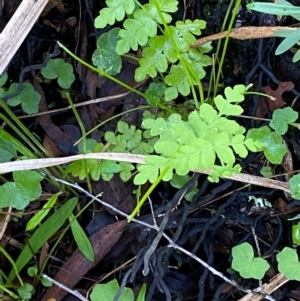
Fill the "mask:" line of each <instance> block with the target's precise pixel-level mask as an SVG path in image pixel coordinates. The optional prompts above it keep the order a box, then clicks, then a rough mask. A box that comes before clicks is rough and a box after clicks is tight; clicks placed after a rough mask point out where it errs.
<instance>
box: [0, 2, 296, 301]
mask: <svg viewBox="0 0 300 301" xmlns="http://www.w3.org/2000/svg"><path fill="white" fill-rule="evenodd" d="M24 1H25V0H24ZM4 2H5V5H4V8H3V17H2V18H1V16H0V20H1V23H0V26H1V28H2V29H3V27H4V26H5V24H6V23H7V22H8V20H9V18H10V16H11V14H12V12H13V11H14V10H15V9H16V7H17V5H18V3H15V2H14V1H11V3H10V1H4ZM102 2H103V1H102ZM102 2H101V4H100V5H101V6H104V3H102ZM188 2H189V3H190V6H189V8H188V9H187V12H186V13H187V18H203V19H205V20H206V21H207V29H206V31H205V32H204V34H206V35H209V34H213V33H217V32H219V31H220V30H221V25H222V21H223V17H224V16H225V13H226V11H227V9H228V5H229V1H226V0H222V1H209V0H199V1H188ZM99 3H100V2H99V1H93V0H85V1H83V0H79V1H71V0H65V1H64V2H63V7H64V11H58V10H57V9H56V8H53V9H51V10H50V11H49V12H48V13H47V14H46V15H45V16H44V17H41V18H40V19H39V21H38V22H37V23H36V24H35V26H34V28H33V29H32V31H31V32H30V34H29V36H28V38H27V39H26V40H25V42H24V43H23V45H22V46H21V47H20V49H19V51H18V52H17V54H16V55H15V56H14V58H13V60H12V61H11V63H10V65H9V67H8V69H7V72H8V74H9V78H10V80H12V81H16V82H18V81H19V75H20V72H21V70H22V69H23V68H25V67H28V66H31V65H34V64H44V63H46V62H45V61H44V58H45V57H46V54H53V53H57V55H56V57H62V58H64V59H66V60H67V61H68V62H70V63H71V64H72V65H73V67H74V70H76V72H75V73H76V81H75V83H74V84H73V85H72V90H71V92H72V97H73V99H74V100H76V102H82V101H85V100H89V99H94V98H98V97H103V96H109V95H112V94H113V93H115V92H116V91H118V89H120V87H118V86H116V85H115V84H113V83H112V82H110V81H108V80H105V79H103V78H100V77H97V76H95V74H92V73H91V72H90V71H88V70H87V69H86V68H85V67H82V66H81V65H79V64H78V63H77V62H75V61H73V60H72V59H71V58H70V57H69V56H68V55H66V54H65V53H63V52H61V51H60V50H59V49H58V48H57V46H56V45H57V44H56V41H57V40H59V41H60V42H61V43H63V44H64V45H65V46H67V47H68V48H69V49H70V50H71V51H72V52H74V53H76V54H77V55H78V56H79V57H81V58H82V59H84V60H86V61H88V62H90V61H91V56H92V53H93V51H94V49H95V47H96V39H97V37H98V36H100V35H101V34H102V33H103V32H105V31H106V30H108V28H107V29H105V30H96V29H95V28H94V26H93V23H94V18H95V17H96V16H97V15H98V12H99V10H100V5H99ZM245 4H246V3H244V4H243V5H245ZM183 12H184V9H183V7H181V9H180V11H179V13H177V14H176V16H175V17H174V18H177V19H181V18H182V15H183ZM282 22H283V23H284V25H291V24H292V22H293V20H291V19H285V20H281V21H280V22H279V21H278V20H277V19H276V17H274V16H271V15H269V16H266V15H263V14H258V13H249V12H248V11H247V10H246V8H245V7H244V6H243V8H242V9H241V11H240V13H239V16H238V24H239V26H276V25H280V24H281V23H282ZM279 42H280V39H275V38H269V39H258V40H245V41H237V40H231V41H230V45H229V49H228V52H227V57H226V61H225V64H224V70H223V77H222V79H221V82H222V83H224V84H225V85H226V86H228V85H229V86H233V85H235V84H245V85H248V84H249V83H253V84H254V87H253V89H254V90H256V91H259V92H261V91H263V89H264V87H269V88H270V89H272V90H276V89H277V88H278V86H279V84H280V83H281V82H283V83H285V82H292V83H293V84H294V85H295V88H294V89H293V90H292V91H288V92H286V91H283V92H281V94H280V95H282V96H281V99H280V100H281V101H283V102H284V105H286V106H291V105H292V104H293V106H294V109H295V110H296V111H299V110H300V105H299V103H298V102H297V101H295V102H294V100H295V99H296V100H297V98H296V97H298V96H299V95H300V92H299V91H300V65H299V64H300V63H292V54H291V53H290V52H287V53H285V54H283V55H281V56H275V55H274V53H275V49H276V47H277V45H278V43H279ZM213 45H214V46H216V43H215V42H214V44H213ZM134 69H135V66H134V65H132V64H130V63H128V62H127V63H126V64H124V67H123V69H122V72H121V74H120V75H118V78H121V79H122V80H123V81H125V82H127V83H131V82H132V80H133V73H134ZM38 72H39V70H36V75H37V77H39V73H38ZM207 73H208V74H209V68H208V69H207ZM20 80H21V81H22V82H26V81H29V82H32V83H33V81H34V78H33V75H32V73H31V72H27V73H25V74H24V76H23V78H21V79H20ZM208 80H209V78H206V79H205V80H204V83H207V82H208ZM148 84H149V82H147V83H146V84H143V86H142V87H140V89H145V88H146V87H147V85H148ZM41 88H42V90H43V91H44V93H45V97H46V102H47V104H48V105H49V104H52V105H53V106H54V108H55V109H57V108H62V107H65V106H67V105H68V104H67V103H66V101H65V100H64V99H62V98H61V97H60V94H59V93H58V89H59V87H58V86H57V85H56V84H55V83H51V84H47V83H42V84H41ZM220 92H221V91H220ZM179 102H180V100H179ZM140 104H145V100H143V99H141V98H140V97H139V96H136V95H133V94H130V95H129V96H126V97H123V98H122V99H117V100H116V101H114V102H109V103H104V104H101V105H90V106H87V107H82V108H80V109H79V113H80V116H81V118H82V120H83V122H84V125H85V127H86V130H90V129H91V128H92V127H94V126H95V125H96V124H99V123H100V122H101V121H103V120H105V119H107V118H109V117H110V116H113V115H114V114H117V113H120V112H123V111H125V110H126V109H128V108H130V107H135V106H138V105H140ZM244 109H245V113H244V115H248V116H252V117H261V118H270V117H271V114H272V112H271V111H270V108H269V106H268V104H267V100H266V99H264V98H262V97H259V96H251V97H247V99H246V101H245V104H244ZM14 112H15V114H16V115H17V116H21V115H22V112H21V111H20V110H18V109H16V110H15V111H14ZM50 117H51V118H50V119H49V120H50V121H49V122H51V126H52V125H55V126H57V127H59V129H60V134H61V135H62V136H57V135H58V134H57V133H56V134H53V135H52V136H51V133H50V134H49V132H47V130H46V129H45V128H46V127H47V125H49V123H47V124H46V123H45V122H47V120H48V119H47V120H46V119H45V118H44V117H42V120H41V117H39V118H36V117H34V118H27V119H25V120H23V122H24V124H25V125H26V126H28V128H30V130H31V131H32V132H33V133H35V134H36V135H37V136H38V137H39V139H41V140H42V141H43V144H44V146H45V147H46V148H48V150H49V151H50V152H51V154H52V155H53V156H66V155H74V154H77V153H78V149H77V147H74V146H73V143H74V142H75V141H76V140H77V139H79V138H80V135H81V132H80V130H79V126H78V124H77V122H76V119H75V118H74V115H73V114H72V111H71V110H69V111H64V112H63V113H56V114H52V115H50ZM124 118H125V120H126V121H127V122H129V123H131V124H135V125H137V126H138V125H139V124H140V122H141V114H140V113H139V114H131V115H125V117H124ZM117 121H118V119H117V120H114V121H113V122H111V123H109V124H108V125H106V126H105V127H104V128H102V129H101V131H98V132H96V133H94V134H93V136H92V138H94V139H96V140H98V141H101V137H102V136H103V132H102V131H106V130H108V129H110V130H115V126H116V122H117ZM239 122H240V124H241V125H243V126H245V127H246V128H253V127H259V126H261V125H263V124H264V123H259V122H258V121H256V120H254V119H252V120H251V119H240V120H239ZM7 130H8V131H11V130H10V129H9V128H8V129H7ZM49 137H50V138H49ZM284 139H285V141H286V143H287V146H288V148H289V150H290V153H291V156H292V158H293V168H294V170H297V169H299V168H300V148H299V133H298V131H297V130H296V129H295V130H290V131H289V132H288V134H287V135H286V136H285V137H284ZM47 143H48V144H47ZM265 163H266V160H265V158H264V157H263V156H262V155H257V154H252V155H249V156H248V157H247V158H246V159H244V160H242V161H241V165H242V167H243V172H245V173H250V174H252V175H257V176H261V174H260V170H261V168H262V167H263V166H264V165H265ZM284 172H286V170H285V167H284V166H275V167H274V168H273V173H274V174H282V173H284ZM277 179H278V180H282V181H287V179H286V178H285V177H283V176H278V177H277ZM77 180H78V179H74V181H77ZM195 182H196V183H197V184H196V186H197V188H198V189H199V192H198V193H197V194H196V195H195V196H194V198H193V201H192V202H187V201H185V200H181V202H180V203H179V205H178V206H176V205H177V204H178V202H179V200H180V198H181V195H182V193H183V191H185V189H186V188H189V187H190V186H191V184H192V183H195ZM80 185H81V186H82V187H84V188H85V189H87V185H86V182H85V181H81V182H80ZM92 188H93V191H92V193H93V194H94V195H97V194H98V193H100V192H104V193H103V200H104V201H106V202H108V203H110V204H113V205H114V206H116V207H118V208H119V209H120V210H122V211H125V212H127V213H130V212H131V210H132V209H133V208H134V206H135V196H134V195H133V193H132V192H133V189H134V187H133V185H132V183H131V181H129V183H125V184H124V183H122V181H121V180H120V178H119V177H118V176H115V177H114V178H113V179H112V180H111V181H110V182H104V181H99V182H97V183H93V184H92ZM143 189H144V190H146V189H147V187H144V188H143ZM54 191H55V190H54V188H53V187H52V186H50V185H48V184H46V183H44V187H43V192H44V193H45V194H46V193H50V194H51V193H53V192H54ZM249 196H256V197H260V198H263V199H266V200H268V201H269V202H270V203H271V204H272V208H259V210H257V207H255V205H254V203H253V202H249ZM151 199H152V202H153V207H154V211H155V214H156V215H158V214H159V213H161V214H162V216H161V217H160V218H158V220H157V223H158V224H160V223H161V222H162V221H163V222H164V226H163V227H164V231H165V233H166V234H168V235H169V236H170V237H171V238H173V240H174V242H176V244H178V245H179V246H181V247H183V248H185V249H186V250H188V251H190V252H192V253H193V254H195V255H196V256H198V257H199V258H201V259H202V260H204V261H205V262H207V263H208V264H209V265H210V266H212V267H214V268H215V269H216V270H218V271H220V272H222V273H223V274H225V275H226V276H227V277H229V278H231V279H234V280H236V281H237V282H239V283H240V284H241V285H242V286H243V287H245V288H252V289H254V288H256V287H257V286H258V281H255V280H251V279H250V280H249V279H248V280H245V279H241V278H240V277H239V274H237V273H235V274H231V273H229V268H230V266H231V259H232V258H231V249H232V247H234V246H236V245H238V244H240V243H242V242H246V241H247V242H249V243H250V244H251V245H253V246H254V247H255V242H254V237H253V233H252V228H253V229H254V231H255V233H256V235H257V237H258V239H259V245H260V251H261V254H262V256H263V257H264V258H267V259H268V262H269V263H270V265H271V268H270V270H269V271H268V272H267V273H266V275H265V277H264V279H263V283H266V282H268V281H269V279H270V278H272V277H273V276H274V275H275V274H276V273H278V271H277V266H276V260H275V256H276V254H277V253H278V251H280V250H281V249H282V248H283V247H284V246H289V247H292V242H291V226H292V224H293V222H292V221H289V220H288V218H292V217H293V216H295V215H297V214H298V212H297V211H300V203H299V201H296V200H293V199H290V198H289V196H287V195H285V194H284V193H283V192H281V191H279V190H274V189H267V188H262V187H259V186H249V185H248V186H245V185H243V184H242V183H238V182H234V181H231V180H221V181H220V182H219V183H210V182H208V180H207V176H206V175H200V174H197V175H193V176H192V179H191V181H190V183H188V184H187V186H185V187H183V188H182V189H180V190H177V189H174V188H173V187H171V186H170V185H169V184H168V183H163V184H160V185H159V186H158V188H157V189H156V190H155V191H154V193H153V194H152V195H151ZM88 201H89V199H88V198H87V197H86V196H84V195H83V194H82V195H81V196H80V203H79V207H83V206H84V205H85V204H86V203H87V202H88ZM42 205H43V202H42V201H41V200H39V201H37V202H33V203H32V204H31V206H30V207H29V208H28V209H27V210H26V213H28V214H32V212H33V211H34V210H37V209H39V208H41V206H42ZM173 207H174V208H176V209H175V210H171V209H172V208H173ZM29 216H31V215H29ZM29 216H28V215H24V217H22V218H21V219H19V220H18V221H17V222H11V223H10V227H9V229H8V230H7V231H6V236H5V237H6V240H5V238H3V240H2V241H1V245H3V246H5V249H6V250H7V252H9V254H10V255H11V256H12V257H13V258H17V256H18V254H19V253H20V250H19V249H18V248H17V247H16V246H15V245H13V244H11V241H12V240H15V241H17V242H19V243H21V244H25V243H26V241H27V238H28V236H29V235H30V233H27V232H25V225H26V222H27V220H28V217H29ZM139 218H140V220H142V221H146V222H149V223H152V215H151V210H150V206H149V205H145V206H143V208H142V212H141V214H140V217H139ZM117 219H118V220H121V222H120V221H119V222H117ZM122 219H123V218H122V217H118V218H115V214H114V213H113V212H112V211H110V210H107V209H106V208H105V207H104V206H102V205H99V204H98V203H95V204H93V205H92V206H90V208H88V210H86V211H85V213H83V214H82V216H81V218H80V219H79V221H80V223H81V225H82V227H83V228H84V229H85V230H86V232H87V234H88V235H89V236H91V235H92V237H93V238H91V240H92V241H93V242H94V243H95V245H97V247H95V251H96V257H98V263H97V264H93V265H92V264H90V263H89V262H88V261H85V260H84V259H83V256H82V255H81V254H80V253H76V252H77V251H75V250H76V243H75V242H74V241H73V238H72V236H71V233H68V234H67V235H66V236H65V238H64V239H63V240H62V241H61V242H60V243H59V245H58V247H57V249H56V250H55V252H54V254H52V255H53V257H52V259H51V260H49V261H48V264H47V267H46V269H45V271H44V272H45V273H46V274H48V275H49V276H51V277H53V278H55V279H57V280H59V281H60V282H61V283H63V284H64V285H66V286H68V287H70V288H71V289H76V290H79V291H80V292H81V293H82V294H83V295H85V293H86V292H87V291H88V290H89V289H90V288H91V287H92V286H93V285H94V284H95V283H99V282H104V283H105V282H107V281H108V280H111V279H114V278H115V279H117V280H118V282H119V283H121V282H122V283H123V284H124V285H126V286H128V287H131V288H133V290H134V292H135V293H138V291H139V289H140V287H141V285H142V284H143V283H147V285H148V286H147V288H148V289H147V297H146V300H198V301H202V300H209V301H211V300H213V301H221V300H228V301H229V300H239V299H240V298H241V297H242V296H243V295H244V293H242V292H240V291H239V290H238V289H236V288H235V287H233V286H232V285H230V284H228V283H227V282H225V281H224V280H223V279H221V278H219V277H218V276H215V275H213V274H212V273H211V272H209V271H208V270H207V269H205V268H203V267H202V266H201V265H200V264H199V263H197V262H196V261H194V260H193V259H192V258H190V257H189V256H187V255H185V254H183V253H182V252H179V251H176V250H174V249H173V248H170V247H169V246H168V243H167V242H166V240H164V239H161V240H160V242H159V243H158V245H157V247H154V249H153V253H152V256H150V258H149V259H148V260H146V259H145V254H146V253H147V251H148V250H149V248H150V247H151V246H152V244H153V241H154V240H155V238H156V237H157V232H156V231H154V230H149V229H147V228H145V227H144V226H141V225H139V224H136V223H130V224H127V223H126V222H122ZM101 229H103V231H102V232H101ZM107 233H108V235H107ZM9 239H11V241H10V242H8V240H9ZM55 240H56V237H53V239H52V240H51V241H49V245H50V247H51V246H53V244H54V243H55ZM95 245H94V246H95ZM152 247H153V246H152ZM43 252H47V251H46V250H43V251H42V252H41V253H39V254H37V256H36V257H35V260H36V262H37V263H38V262H41V261H42V256H45V255H44V254H43ZM97 252H98V253H97ZM0 260H1V261H0V262H1V269H3V271H4V272H8V271H9V270H10V263H9V262H8V261H7V260H6V259H5V257H3V256H1V258H0ZM145 260H146V261H147V264H148V265H149V273H148V274H147V275H144V274H143V270H144V263H145ZM114 269H115V272H113V273H111V274H110V275H109V276H108V277H107V278H105V276H106V275H108V273H110V272H112V271H114ZM21 275H22V277H23V278H24V279H25V278H27V274H26V273H25V269H24V271H23V272H22V274H21ZM272 296H273V298H274V299H275V300H281V301H283V300H300V284H299V283H297V282H294V281H289V282H287V283H286V284H285V285H283V286H282V287H280V288H279V289H277V290H276V291H275V292H274V293H273V294H272ZM48 298H56V300H68V301H70V300H76V298H75V297H73V296H71V295H67V296H66V293H65V292H63V291H62V290H58V289H57V287H55V289H54V290H48V291H47V290H46V289H45V288H44V287H42V286H38V287H37V290H36V294H35V296H34V298H33V299H32V300H47V299H48Z"/></svg>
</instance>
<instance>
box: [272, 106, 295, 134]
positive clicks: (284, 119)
mask: <svg viewBox="0 0 300 301" xmlns="http://www.w3.org/2000/svg"><path fill="white" fill-rule="evenodd" d="M297 119H298V112H296V111H294V110H293V109H292V108H291V107H287V108H283V109H277V110H275V111H274V112H273V115H272V120H271V122H270V127H271V128H272V129H274V130H275V132H276V133H277V134H278V135H284V134H285V133H286V132H287V130H288V125H289V124H291V123H293V122H295V121H296V120H297Z"/></svg>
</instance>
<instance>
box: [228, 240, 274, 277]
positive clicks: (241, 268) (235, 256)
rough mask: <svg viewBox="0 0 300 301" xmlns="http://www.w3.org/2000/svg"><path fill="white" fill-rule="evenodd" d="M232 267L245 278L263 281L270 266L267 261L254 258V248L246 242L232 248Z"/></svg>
mask: <svg viewBox="0 0 300 301" xmlns="http://www.w3.org/2000/svg"><path fill="white" fill-rule="evenodd" d="M231 267H232V268H233V269H234V270H236V271H238V272H239V273H240V275H241V276H242V277H243V278H246V279H248V278H254V279H262V278H263V277H264V275H265V273H266V271H267V270H268V269H269V267H270V265H269V264H268V263H267V261H266V260H265V259H262V258H258V257H254V252H253V248H252V246H251V245H250V244H249V243H247V242H245V243H243V244H241V245H238V246H236V247H234V248H232V263H231Z"/></svg>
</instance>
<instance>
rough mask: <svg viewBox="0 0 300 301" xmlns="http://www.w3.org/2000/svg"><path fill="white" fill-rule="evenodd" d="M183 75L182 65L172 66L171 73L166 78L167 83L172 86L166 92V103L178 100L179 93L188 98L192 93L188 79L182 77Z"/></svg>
mask: <svg viewBox="0 0 300 301" xmlns="http://www.w3.org/2000/svg"><path fill="white" fill-rule="evenodd" d="M183 74H184V68H183V67H182V65H181V64H178V65H172V67H171V69H170V73H169V74H168V75H167V76H166V77H165V83H166V84H167V85H168V86H170V87H169V88H167V89H166V91H165V97H166V101H170V100H173V99H176V98H177V96H178V92H179V93H181V94H182V95H183V96H187V95H188V94H189V93H190V91H191V87H190V85H189V82H188V80H187V78H186V77H185V76H182V75H183ZM170 91H172V93H170Z"/></svg>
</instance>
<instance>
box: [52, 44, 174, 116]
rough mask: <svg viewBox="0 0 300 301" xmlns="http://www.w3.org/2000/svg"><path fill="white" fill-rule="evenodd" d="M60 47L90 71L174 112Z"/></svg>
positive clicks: (61, 45)
mask: <svg viewBox="0 0 300 301" xmlns="http://www.w3.org/2000/svg"><path fill="white" fill-rule="evenodd" d="M57 43H58V45H59V47H61V48H62V49H63V50H64V51H66V52H67V53H68V54H69V55H70V56H71V57H72V58H74V59H75V60H76V61H78V62H79V63H81V64H82V65H84V66H86V67H88V68H89V69H91V70H93V71H95V72H97V73H99V74H100V75H102V76H105V77H106V78H108V79H110V80H112V81H113V82H115V83H117V84H119V85H120V86H122V87H124V88H126V89H128V90H129V91H132V92H134V93H136V94H138V95H140V96H142V97H144V98H146V99H148V100H149V102H152V103H153V104H154V105H155V106H158V107H160V108H161V109H164V110H166V111H168V112H172V110H171V109H170V108H169V107H168V106H165V105H163V104H161V103H160V102H158V101H157V100H156V99H154V98H152V97H149V96H148V95H146V94H144V93H143V92H141V91H139V90H137V89H135V88H133V87H131V86H130V85H128V84H126V83H124V82H122V81H121V80H118V79H117V78H115V77H113V76H111V75H109V74H107V73H106V72H105V71H103V70H101V69H98V68H96V67H94V66H92V65H90V64H89V63H87V62H85V61H84V60H82V59H81V58H80V57H78V56H77V55H75V54H74V53H73V52H72V51H70V50H69V49H68V48H67V47H65V46H64V45H63V44H62V43H60V42H59V41H57Z"/></svg>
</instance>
